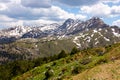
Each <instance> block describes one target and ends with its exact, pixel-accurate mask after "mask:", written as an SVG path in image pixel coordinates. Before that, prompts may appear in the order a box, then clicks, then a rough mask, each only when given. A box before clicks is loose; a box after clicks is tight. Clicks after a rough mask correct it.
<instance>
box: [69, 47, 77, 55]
mask: <svg viewBox="0 0 120 80" xmlns="http://www.w3.org/2000/svg"><path fill="white" fill-rule="evenodd" d="M77 52H79V50H78V48H76V47H74V48H73V49H72V51H71V53H70V55H73V54H75V53H77Z"/></svg>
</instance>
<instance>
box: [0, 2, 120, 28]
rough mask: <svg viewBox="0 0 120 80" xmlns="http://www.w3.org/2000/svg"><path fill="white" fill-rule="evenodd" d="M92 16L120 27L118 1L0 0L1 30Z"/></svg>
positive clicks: (119, 3)
mask: <svg viewBox="0 0 120 80" xmlns="http://www.w3.org/2000/svg"><path fill="white" fill-rule="evenodd" d="M92 16H98V17H101V18H103V20H105V22H107V23H108V24H113V25H118V26H120V24H119V22H120V0H0V28H3V27H7V26H15V25H35V24H37V25H38V24H41V23H47V24H50V23H54V22H61V21H62V22H63V21H64V20H66V19H68V18H73V19H81V20H86V19H89V18H90V17H92ZM107 19H108V20H110V21H107Z"/></svg>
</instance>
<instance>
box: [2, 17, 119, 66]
mask: <svg viewBox="0 0 120 80" xmlns="http://www.w3.org/2000/svg"><path fill="white" fill-rule="evenodd" d="M118 42H120V28H119V27H117V26H109V25H107V24H106V23H104V21H102V19H100V18H98V17H93V18H91V19H89V20H86V21H81V20H78V19H77V20H74V19H67V20H66V21H65V22H64V23H63V24H58V23H54V24H50V25H48V24H45V25H42V26H36V27H29V26H16V27H11V28H8V29H3V30H0V64H2V63H6V62H8V61H14V60H19V59H20V60H21V59H22V60H23V59H33V58H37V57H47V56H53V55H56V54H59V53H60V51H61V50H65V51H66V52H68V53H69V52H70V50H71V49H72V48H73V47H77V48H79V49H86V48H91V47H99V46H106V45H111V44H114V43H118Z"/></svg>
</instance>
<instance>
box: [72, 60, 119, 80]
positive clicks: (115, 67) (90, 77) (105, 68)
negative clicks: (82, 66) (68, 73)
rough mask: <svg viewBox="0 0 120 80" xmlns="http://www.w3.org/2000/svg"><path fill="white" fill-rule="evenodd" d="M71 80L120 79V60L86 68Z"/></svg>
mask: <svg viewBox="0 0 120 80" xmlns="http://www.w3.org/2000/svg"><path fill="white" fill-rule="evenodd" d="M71 80H120V60H116V61H115V62H110V63H106V64H102V65H100V66H96V67H94V68H92V69H90V70H86V71H84V72H82V73H80V74H78V75H76V76H73V77H72V79H71Z"/></svg>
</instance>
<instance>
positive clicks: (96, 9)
mask: <svg viewBox="0 0 120 80" xmlns="http://www.w3.org/2000/svg"><path fill="white" fill-rule="evenodd" d="M80 11H81V12H83V13H86V14H89V15H91V16H98V17H116V16H120V6H114V5H113V6H111V7H110V6H109V5H107V4H104V3H98V4H95V5H92V6H83V7H81V8H80Z"/></svg>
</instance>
